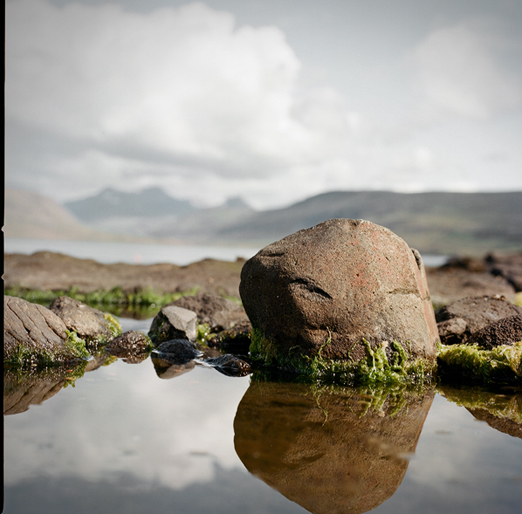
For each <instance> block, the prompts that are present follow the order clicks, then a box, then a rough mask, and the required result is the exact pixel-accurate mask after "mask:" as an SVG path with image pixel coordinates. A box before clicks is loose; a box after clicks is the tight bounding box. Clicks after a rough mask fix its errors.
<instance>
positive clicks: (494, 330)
mask: <svg viewBox="0 0 522 514" xmlns="http://www.w3.org/2000/svg"><path fill="white" fill-rule="evenodd" d="M519 341H522V314H519V315H517V316H508V317H507V318H502V319H499V320H498V321H494V322H493V323H490V324H489V325H486V326H485V327H484V328H482V329H480V330H478V331H477V332H475V333H474V334H473V335H472V336H471V337H470V339H469V343H470V344H478V345H479V346H480V347H482V348H484V349H485V350H491V349H493V348H495V347H496V346H501V345H504V344H507V345H510V346H512V345H513V344H515V343H518V342H519Z"/></svg>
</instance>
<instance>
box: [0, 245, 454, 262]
mask: <svg viewBox="0 0 522 514" xmlns="http://www.w3.org/2000/svg"><path fill="white" fill-rule="evenodd" d="M4 247H5V248H4V251H5V252H6V253H24V254H31V253H33V252H37V251H40V250H46V251H50V252H58V253H65V254H67V255H71V256H72V257H77V258H80V259H95V260H97V261H98V262H102V263H104V264H112V263H116V262H127V263H130V264H156V263H158V262H169V263H172V264H178V265H179V266H185V265H186V264H190V263H192V262H196V261H200V260H202V259H206V258H211V259H219V260H224V261H235V260H236V259H237V258H238V257H244V258H245V259H249V258H250V257H252V256H253V255H255V254H256V253H257V252H258V251H259V250H260V248H258V247H251V246H231V245H227V246H216V245H213V246H206V245H181V244H180V245H175V244H171V245H167V244H141V243H140V244H137V243H116V242H98V241H96V242H94V241H58V240H50V239H14V238H6V239H5V245H4ZM422 258H423V260H424V264H425V265H426V266H440V265H442V264H444V262H446V260H447V257H445V256H443V255H423V256H422Z"/></svg>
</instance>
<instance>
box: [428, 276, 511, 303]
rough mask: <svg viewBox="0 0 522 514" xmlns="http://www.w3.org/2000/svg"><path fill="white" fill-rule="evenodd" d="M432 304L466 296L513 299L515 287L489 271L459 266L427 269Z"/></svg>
mask: <svg viewBox="0 0 522 514" xmlns="http://www.w3.org/2000/svg"><path fill="white" fill-rule="evenodd" d="M427 277H428V284H429V287H430V294H431V300H432V302H433V305H435V306H436V307H441V306H443V305H447V304H449V303H454V302H456V301H458V300H462V299H463V298H467V297H470V298H472V297H476V296H505V297H506V298H507V299H508V300H511V301H512V300H514V299H515V288H514V287H513V286H512V285H511V284H510V283H509V282H508V281H507V280H506V279H505V278H504V277H500V276H497V277H496V276H493V275H492V274H491V273H489V272H475V271H469V270H468V269H464V268H461V267H441V268H432V269H428V270H427Z"/></svg>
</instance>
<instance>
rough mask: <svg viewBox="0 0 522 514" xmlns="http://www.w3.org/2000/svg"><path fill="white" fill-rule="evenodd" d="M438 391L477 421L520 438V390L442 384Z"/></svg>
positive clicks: (521, 414) (521, 432)
mask: <svg viewBox="0 0 522 514" xmlns="http://www.w3.org/2000/svg"><path fill="white" fill-rule="evenodd" d="M439 391H440V392H441V393H442V394H443V395H444V396H445V397H446V398H447V399H448V400H450V401H452V402H454V403H456V404H458V405H460V406H462V407H465V408H466V409H467V410H468V411H469V412H471V414H472V415H473V417H474V418H475V419H476V420H478V421H484V422H486V423H487V424H488V425H489V426H490V427H491V428H494V429H495V430H498V431H499V432H502V433H504V434H508V435H510V436H512V437H518V438H520V439H522V392H513V391H512V390H507V391H505V392H500V391H488V390H486V389H482V388H478V387H474V388H462V387H461V388H458V387H452V386H446V385H442V386H440V387H439Z"/></svg>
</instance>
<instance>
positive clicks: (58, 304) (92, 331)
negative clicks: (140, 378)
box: [49, 296, 121, 345]
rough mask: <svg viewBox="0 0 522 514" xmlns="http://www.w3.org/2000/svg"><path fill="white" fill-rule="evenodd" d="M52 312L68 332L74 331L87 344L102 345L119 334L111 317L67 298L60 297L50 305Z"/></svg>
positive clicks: (115, 322)
mask: <svg viewBox="0 0 522 514" xmlns="http://www.w3.org/2000/svg"><path fill="white" fill-rule="evenodd" d="M49 309H50V310H51V311H52V312H54V313H55V314H56V315H57V316H58V317H59V318H60V319H61V320H62V321H63V322H64V323H65V326H66V327H67V328H68V329H69V330H74V331H75V332H76V333H77V334H78V336H79V337H81V338H82V339H84V340H85V341H86V342H87V343H88V344H94V345H96V344H97V343H101V344H104V343H106V342H107V341H110V340H111V339H113V338H114V337H115V336H117V335H119V334H121V326H120V325H119V323H118V322H117V321H116V319H115V318H114V317H113V316H110V315H109V314H104V313H103V312H102V311H99V310H98V309H93V308H92V307H89V306H88V305H86V304H84V303H82V302H80V301H79V300H75V299H74V298H69V297H68V296H60V297H59V298H56V300H54V301H53V303H51V305H50V306H49Z"/></svg>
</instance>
